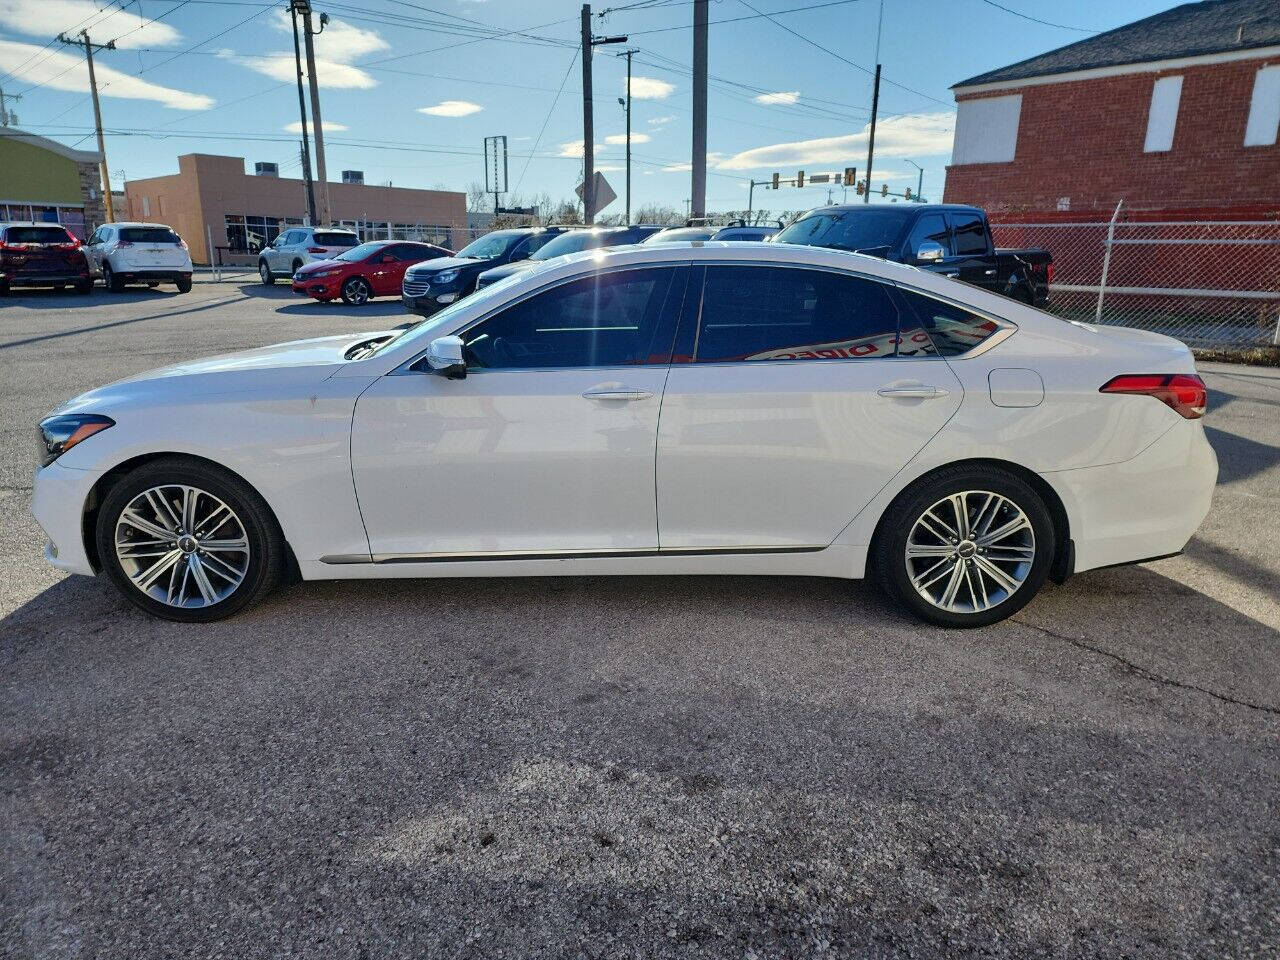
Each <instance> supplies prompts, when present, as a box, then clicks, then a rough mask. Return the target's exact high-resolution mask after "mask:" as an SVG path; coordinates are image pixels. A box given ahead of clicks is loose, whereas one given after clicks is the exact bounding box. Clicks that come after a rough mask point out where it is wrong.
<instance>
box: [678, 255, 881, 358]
mask: <svg viewBox="0 0 1280 960" xmlns="http://www.w3.org/2000/svg"><path fill="white" fill-rule="evenodd" d="M897 335H898V310H897V308H896V306H895V305H894V300H893V294H892V293H891V292H890V290H889V289H888V288H887V287H885V286H884V285H883V284H880V283H876V282H875V281H874V280H864V279H861V278H858V277H850V276H844V275H842V274H838V273H827V272H824V271H820V270H804V269H796V268H792V267H755V266H742V267H737V266H711V267H708V268H707V276H706V282H705V285H704V289H703V296H702V322H701V324H700V325H699V329H698V339H697V342H696V343H695V345H694V362H695V363H717V362H732V361H744V360H852V359H860V358H863V357H884V356H893V353H894V346H895V343H896V340H897Z"/></svg>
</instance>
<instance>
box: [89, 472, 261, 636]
mask: <svg viewBox="0 0 1280 960" xmlns="http://www.w3.org/2000/svg"><path fill="white" fill-rule="evenodd" d="M179 484H181V485H185V486H190V487H195V488H197V489H199V490H201V491H204V492H206V493H209V494H212V495H213V496H214V497H217V498H218V499H219V500H221V501H222V502H223V503H224V504H226V506H227V507H229V508H230V510H231V511H232V512H233V513H234V514H235V517H236V519H237V520H238V521H239V522H240V524H241V525H242V526H243V528H244V532H245V537H246V539H247V541H248V545H249V558H248V564H247V568H246V570H245V573H244V579H243V580H242V581H241V582H240V584H239V585H238V586H237V587H236V588H235V589H234V590H232V592H230V593H229V594H228V595H227V596H225V597H223V598H222V599H220V600H218V601H217V602H214V603H210V604H207V605H205V606H199V607H179V606H171V605H169V604H168V603H166V602H164V601H163V600H159V599H156V598H154V597H151V596H149V595H148V594H146V593H144V592H143V591H142V590H141V589H139V588H138V587H137V586H135V585H134V583H133V582H132V581H131V580H130V578H129V575H128V573H126V572H125V570H124V568H123V567H122V566H121V562H120V559H119V557H118V556H117V554H116V545H115V531H116V525H117V522H118V521H119V519H120V514H121V513H122V511H124V509H125V507H127V506H128V505H129V504H130V502H131V501H132V500H133V499H134V498H135V497H137V496H138V495H139V494H141V493H143V492H144V491H146V490H149V489H151V488H152V487H158V486H167V485H179ZM94 535H95V539H96V542H97V546H98V556H99V558H100V559H101V561H102V570H103V572H104V573H105V574H106V575H107V576H108V578H110V580H111V581H112V582H113V583H114V584H115V586H116V588H117V589H118V590H120V592H121V593H122V594H124V596H125V597H126V598H127V599H128V600H129V601H130V602H132V603H133V604H135V605H137V606H138V607H140V608H142V609H143V610H145V611H147V612H148V613H150V614H152V615H154V616H157V617H161V618H162V619H165V620H176V621H179V622H182V623H210V622H212V621H215V620H223V619H225V618H227V617H230V616H232V615H234V614H236V613H238V612H240V611H241V610H243V609H244V608H245V607H248V606H249V605H250V604H253V603H256V602H257V601H258V600H260V599H262V598H263V597H264V596H266V595H267V594H268V593H270V592H271V591H272V590H273V589H274V588H275V587H276V586H277V585H278V584H279V583H280V581H281V579H282V577H283V576H284V572H285V568H286V561H285V554H286V547H285V543H284V536H283V534H281V532H280V526H279V524H278V523H276V519H275V517H274V516H273V515H272V513H271V510H270V508H269V507H268V506H267V504H266V502H265V501H264V500H263V499H262V497H261V496H259V495H258V493H257V491H255V490H254V489H253V488H252V487H250V486H249V485H248V484H247V483H245V482H244V481H243V480H241V479H240V478H239V477H236V476H235V475H234V474H231V473H229V472H227V471H226V470H223V469H221V468H220V467H217V466H215V465H213V464H209V463H206V462H204V461H202V460H196V459H193V458H190V457H166V458H164V459H161V460H153V461H151V462H150V463H147V464H144V465H143V466H141V467H139V468H138V469H136V470H134V471H133V472H131V473H129V474H127V475H125V477H124V478H123V479H121V480H120V481H119V482H117V483H116V485H115V486H113V487H112V488H111V489H110V490H109V491H108V492H107V494H106V496H105V497H104V498H103V501H102V507H101V509H100V510H99V511H98V519H97V525H96V528H95V531H94ZM162 579H163V578H162Z"/></svg>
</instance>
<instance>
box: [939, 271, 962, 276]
mask: <svg viewBox="0 0 1280 960" xmlns="http://www.w3.org/2000/svg"><path fill="white" fill-rule="evenodd" d="M942 275H943V276H944V277H958V276H960V271H959V270H944V271H942Z"/></svg>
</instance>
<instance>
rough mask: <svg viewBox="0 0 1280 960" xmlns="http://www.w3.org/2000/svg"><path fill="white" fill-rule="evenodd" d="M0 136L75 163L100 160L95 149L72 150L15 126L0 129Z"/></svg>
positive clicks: (100, 156) (100, 155) (97, 161)
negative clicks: (38, 148)
mask: <svg viewBox="0 0 1280 960" xmlns="http://www.w3.org/2000/svg"><path fill="white" fill-rule="evenodd" d="M0 136H3V137H8V138H9V139H10V140H17V141H18V142H19V143H25V144H28V145H30V146H33V147H40V148H41V149H43V150H48V151H49V152H50V153H56V154H58V156H60V157H66V158H67V159H68V160H74V161H75V162H76V163H101V162H102V154H100V153H98V151H96V150H73V149H72V148H71V147H68V146H67V145H66V144H62V143H58V141H56V140H50V139H49V138H48V137H42V136H40V135H39V134H35V133H27V132H26V131H24V130H18V129H17V128H16V127H8V128H4V129H0Z"/></svg>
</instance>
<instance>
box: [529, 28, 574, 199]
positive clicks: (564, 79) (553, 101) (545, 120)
mask: <svg viewBox="0 0 1280 960" xmlns="http://www.w3.org/2000/svg"><path fill="white" fill-rule="evenodd" d="M579 53H581V51H580V50H575V51H574V54H573V56H572V57H570V58H569V66H568V67H566V68H565V71H564V76H563V77H561V78H560V88H559V89H558V90H556V95H555V96H554V97H553V98H552V99H551V106H550V107H549V108H548V109H547V115H546V116H545V117H543V118H542V126H541V127H539V128H538V135H537V136H536V137H535V138H534V140H533V148H532V150H530V152H529V156H528V157H527V158H525V161H524V168H523V169H522V170H521V171H520V178H519V179H518V180H516V188H515V190H513V191H512V193H513V194H514V193H519V192H520V185H521V184H522V183H524V175H525V174H526V173H528V172H529V164H530V163H532V162H533V155H534V154H535V153H537V152H538V145H539V144H541V143H542V135H543V134H544V133H546V131H547V124H548V123H550V122H551V115H552V114H553V113H555V111H556V104H558V103H559V102H560V94H561V93H563V92H564V85H565V84H566V83H567V82H568V81H569V74H571V73H572V72H573V65H574V64H575V63H577V62H578V54H579ZM585 148H586V145H585V144H584V145H583V149H585Z"/></svg>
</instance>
